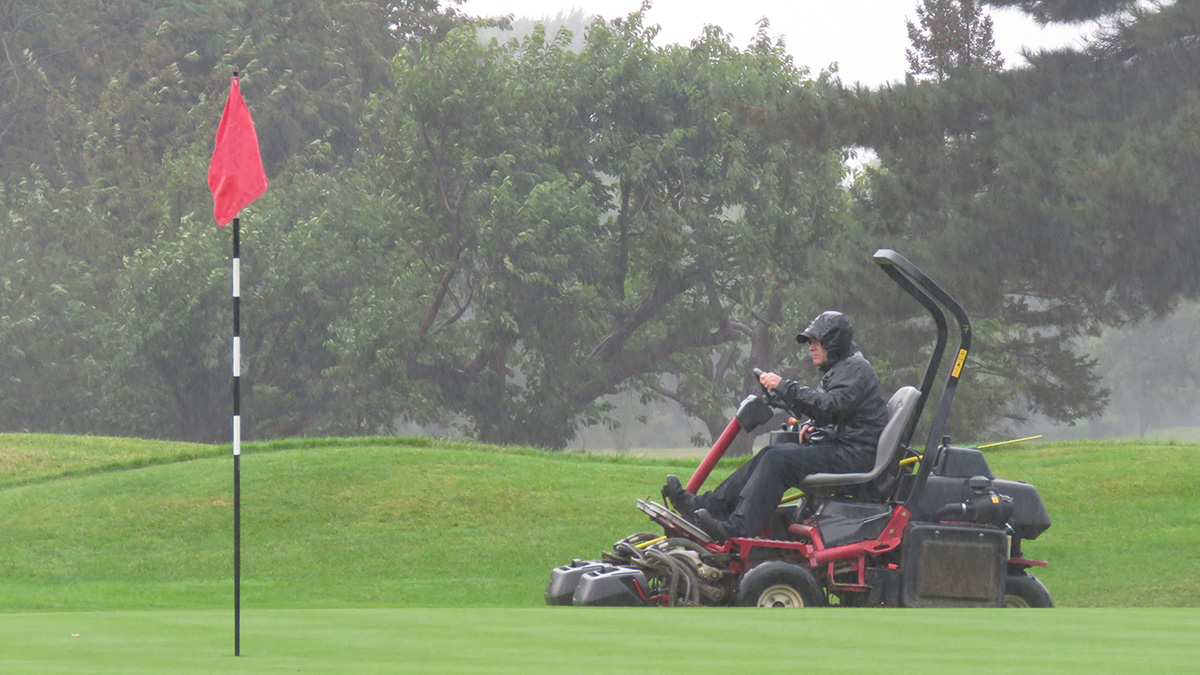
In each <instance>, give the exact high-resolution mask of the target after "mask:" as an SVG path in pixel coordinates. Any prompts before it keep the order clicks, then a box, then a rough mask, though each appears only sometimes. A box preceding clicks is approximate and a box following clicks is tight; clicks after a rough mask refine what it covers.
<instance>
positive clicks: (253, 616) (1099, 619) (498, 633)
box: [0, 608, 1200, 674]
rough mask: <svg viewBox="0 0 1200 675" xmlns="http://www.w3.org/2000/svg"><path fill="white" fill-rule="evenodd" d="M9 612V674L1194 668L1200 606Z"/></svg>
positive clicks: (4, 668) (0, 654)
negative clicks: (236, 652)
mask: <svg viewBox="0 0 1200 675" xmlns="http://www.w3.org/2000/svg"><path fill="white" fill-rule="evenodd" d="M231 625H232V624H231V621H230V616H229V613H227V612H220V611H215V610H214V611H203V612H183V611H160V612H104V613H67V614H59V613H51V614H7V615H4V614H0V635H3V636H4V643H3V646H0V672H4V673H60V672H61V673H66V672H69V673H129V674H135V673H164V672H171V673H213V672H222V673H267V672H303V673H381V672H422V673H433V672H455V673H498V672H504V673H518V672H555V673H617V672H670V673H684V672H686V673H701V672H712V671H713V670H714V669H722V670H726V669H727V670H729V671H730V672H778V671H787V670H799V671H804V670H810V671H816V672H844V671H851V670H863V669H870V670H876V669H885V670H886V671H887V672H889V673H930V672H936V673H950V672H963V671H971V670H976V669H995V670H1001V671H1008V672H1012V671H1027V672H1039V673H1052V672H1066V673H1083V672H1145V673H1170V672H1179V673H1183V672H1194V668H1195V664H1196V660H1197V659H1198V658H1200V642H1198V641H1197V640H1196V638H1195V636H1196V635H1197V634H1200V610H1197V609H1176V610H1111V609H1076V610H1055V611H1033V610H1030V611H1012V610H849V609H846V610H813V611H805V610H797V611H778V612H777V611H763V610H754V609H705V610H667V609H640V610H632V609H582V608H539V609H373V610H372V609H367V610H364V609H358V610H270V611H252V612H249V613H248V614H247V615H246V616H245V617H244V618H243V641H242V655H241V656H240V657H234V656H233V645H232V629H231Z"/></svg>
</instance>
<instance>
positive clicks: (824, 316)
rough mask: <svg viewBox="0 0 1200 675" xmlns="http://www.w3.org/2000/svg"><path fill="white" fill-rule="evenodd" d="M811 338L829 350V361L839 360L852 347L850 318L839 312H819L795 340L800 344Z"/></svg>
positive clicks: (806, 342)
mask: <svg viewBox="0 0 1200 675" xmlns="http://www.w3.org/2000/svg"><path fill="white" fill-rule="evenodd" d="M811 340H816V341H817V342H820V343H821V346H822V347H824V348H825V349H827V350H829V357H830V360H831V361H833V362H837V361H841V360H842V359H843V358H845V357H846V355H847V354H849V353H850V352H851V351H853V349H854V328H852V327H851V326H850V319H847V318H846V315H845V314H842V313H841V312H834V311H829V312H821V314H820V315H819V316H818V317H817V318H815V319H813V321H812V323H810V324H808V328H805V329H804V330H802V331H800V334H799V335H797V336H796V342H799V343H800V344H808V343H809V341H811Z"/></svg>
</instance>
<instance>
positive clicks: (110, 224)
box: [0, 0, 436, 441]
mask: <svg viewBox="0 0 1200 675" xmlns="http://www.w3.org/2000/svg"><path fill="white" fill-rule="evenodd" d="M25 4H26V3H11V2H10V3H3V4H2V5H0V39H2V40H3V44H4V46H5V47H6V48H7V54H8V56H9V58H7V59H5V60H3V62H0V134H4V138H3V143H0V185H2V188H0V190H2V197H3V206H2V208H3V211H4V214H5V216H6V218H5V220H4V222H3V227H0V279H4V280H5V283H6V284H7V286H6V291H5V297H4V298H3V301H2V302H3V312H2V314H3V319H0V339H3V340H5V341H6V343H7V344H9V345H10V347H9V349H8V350H7V351H6V352H4V353H3V354H0V369H3V371H4V372H5V373H6V374H7V375H8V377H7V379H6V380H5V381H4V382H3V383H2V384H0V392H2V393H3V395H4V396H5V400H6V401H11V402H13V403H12V405H8V409H7V410H6V412H5V414H4V415H3V418H2V419H3V422H4V424H5V425H6V428H15V429H30V430H54V431H76V432H91V433H117V434H138V435H149V436H167V437H172V438H184V439H188V440H201V441H210V440H215V439H219V438H223V437H225V435H226V432H225V431H223V429H226V428H227V418H228V411H227V409H226V406H225V404H224V403H222V401H223V400H225V398H226V397H225V395H224V392H225V391H226V390H227V383H228V365H227V363H224V360H225V359H227V358H228V357H227V353H228V347H227V344H225V343H226V342H227V340H225V339H224V338H221V337H220V336H221V335H222V334H224V333H226V328H225V326H226V325H227V321H220V320H219V316H220V315H222V314H223V313H224V311H225V308H226V307H227V302H222V301H220V300H219V298H221V297H226V296H227V294H228V279H227V274H228V272H226V271H224V270H226V269H227V265H226V264H223V263H220V264H218V265H217V266H216V268H215V269H210V268H204V269H201V265H200V263H201V261H203V262H214V261H218V260H220V259H227V256H228V252H227V245H226V244H224V243H223V242H222V241H221V239H219V238H218V234H217V231H216V228H215V227H214V225H213V223H212V219H211V217H210V216H209V212H208V207H207V206H206V205H208V204H211V198H210V197H209V195H208V194H207V190H206V189H205V187H204V172H205V166H206V163H207V159H208V156H209V153H210V152H211V143H212V138H213V134H214V131H215V125H216V122H217V120H218V119H219V118H220V105H221V103H222V101H223V99H224V93H225V92H226V91H228V86H229V85H228V83H229V78H230V75H231V74H232V73H233V71H234V70H239V71H240V72H241V73H242V75H243V77H242V84H243V88H244V90H245V91H246V92H247V97H248V99H249V100H250V102H251V107H252V108H253V110H254V114H255V120H256V122H257V125H258V129H259V136H260V140H261V141H262V147H263V149H264V158H265V160H266V163H267V166H268V171H269V173H270V174H271V177H272V183H273V187H272V193H273V195H278V196H279V197H281V199H280V201H281V202H282V203H285V204H306V205H308V206H309V207H312V206H313V202H312V201H311V200H306V199H303V198H300V197H299V196H298V195H297V194H296V192H294V191H293V186H297V187H298V185H297V183H298V184H299V185H305V184H306V183H305V181H306V180H308V179H309V177H310V176H314V175H321V174H323V173H328V172H330V171H331V170H332V169H333V167H334V166H336V165H337V164H338V163H339V162H344V161H346V160H347V159H348V158H349V156H350V155H351V154H353V152H354V150H355V148H356V145H357V134H358V127H359V115H360V113H361V111H362V108H363V105H364V104H365V101H366V99H367V97H368V95H369V94H370V93H371V92H373V91H374V90H375V89H376V88H378V87H379V86H381V84H382V83H383V82H385V81H386V80H387V78H388V77H389V76H390V72H389V69H390V59H391V57H392V55H394V54H395V53H396V51H397V50H398V49H400V43H399V42H398V41H397V40H396V35H397V34H398V33H397V31H399V32H401V33H406V34H407V32H415V33H419V32H420V28H419V27H418V26H416V25H415V24H413V23H411V22H410V23H408V24H404V25H398V24H395V23H391V24H389V23H388V22H387V21H386V20H385V14H384V11H383V9H382V8H381V7H379V6H375V5H372V4H370V3H362V2H358V1H356V0H346V1H343V2H334V3H330V2H310V1H301V2H296V1H291V0H289V1H287V2H284V1H280V0H250V1H249V2H243V1H241V0H238V1H236V2H234V1H232V0H218V1H216V2H212V3H204V4H197V3H192V2H180V1H178V0H160V1H155V2H145V1H135V0H115V1H114V2H106V3H104V7H103V11H101V12H97V11H96V4H95V3H82V2H60V3H53V4H47V5H44V6H35V7H32V8H30V7H26V6H25ZM401 4H407V3H401ZM425 4H426V5H427V4H428V3H425ZM417 16H418V14H416V13H414V14H411V15H410V17H411V18H412V19H414V20H415V18H416V17H417ZM410 29H411V30H410ZM435 32H436V31H435ZM298 63H302V64H304V67H303V68H296V67H295V64H298ZM259 82H261V83H264V84H265V83H266V82H271V85H272V86H271V87H270V88H269V89H263V88H260V87H261V85H259V84H257V83H259ZM285 194H286V195H288V197H286V198H283V196H284V195H285ZM274 198H275V197H274V196H272V199H274ZM264 203H265V202H264ZM288 213H289V215H292V216H294V217H295V218H296V220H292V221H285V222H288V223H289V225H290V224H294V223H295V222H308V221H309V220H310V219H312V218H314V216H313V214H312V212H311V211H310V212H307V213H304V212H297V211H295V210H291V211H288ZM210 230H211V232H210ZM197 232H205V233H206V236H201V235H199V234H197ZM299 237H300V235H298V238H299ZM285 240H286V237H284V236H282V235H281V236H280V237H279V241H280V244H281V245H286V243H285ZM314 248H315V247H314ZM259 250H261V249H259ZM284 250H285V251H286V250H294V249H286V248H285V249H284ZM319 250H320V251H326V249H319ZM328 250H330V251H335V250H338V248H337V247H336V246H331V247H329V249H328ZM264 257H265V256H264ZM280 257H281V258H282V257H284V256H280ZM248 258H249V259H248V260H247V266H246V271H247V273H248V275H251V276H249V277H248V278H247V279H246V281H247V282H254V281H259V280H260V279H262V278H265V279H271V278H273V277H274V278H278V277H280V276H282V277H284V278H286V279H289V280H291V281H292V283H293V284H294V286H298V287H301V288H305V286H304V283H305V279H304V278H303V277H302V276H301V275H303V274H310V273H312V272H313V271H314V270H313V269H310V268H308V267H307V266H304V265H299V264H294V263H295V261H291V260H288V261H286V262H287V263H293V267H291V268H290V269H282V270H281V269H278V268H275V269H271V270H263V269H262V268H259V267H256V266H255V265H256V262H257V261H256V260H255V259H254V256H253V255H251V256H248ZM318 259H319V258H318ZM281 262H284V261H281ZM338 269H339V268H338V267H337V266H336V265H328V266H327V267H326V268H318V269H317V270H315V271H318V272H320V271H326V270H328V272H327V273H332V272H333V271H335V270H338ZM255 274H262V275H263V277H260V278H255V277H254V276H253V275H255ZM310 278H315V277H310ZM280 285H282V286H287V285H288V284H280ZM331 285H332V286H333V287H335V288H336V287H337V286H336V284H331ZM253 292H254V291H253V290H250V293H251V294H253ZM250 300H251V302H248V303H247V307H246V310H247V311H246V314H245V315H246V316H247V318H249V317H251V316H253V314H254V312H256V311H258V307H259V306H256V305H255V303H254V302H253V300H254V299H253V298H250ZM273 300H275V299H273ZM277 300H278V302H279V303H280V305H281V307H280V308H279V310H280V311H279V312H278V313H277V314H276V315H274V316H273V317H272V319H273V320H274V321H273V322H270V323H264V324H260V325H258V326H254V327H251V328H250V329H249V331H248V333H250V334H249V335H247V336H245V337H246V339H245V340H244V344H246V345H247V347H248V349H247V355H248V357H249V360H253V359H254V358H255V357H254V356H252V355H251V352H250V349H249V347H251V346H253V345H254V341H255V340H261V341H263V343H265V344H266V345H268V346H270V345H275V346H277V349H278V351H277V352H274V353H273V354H272V357H277V360H276V361H272V362H271V363H272V364H283V363H287V364H304V365H306V366H311V367H312V368H317V370H311V369H306V368H298V367H292V368H291V369H290V372H291V374H292V376H293V379H291V380H289V381H282V378H273V380H274V381H268V382H263V381H261V380H260V381H258V382H255V381H254V378H253V377H250V378H247V379H248V381H247V383H246V384H247V385H248V386H247V387H246V389H245V393H246V394H247V396H253V395H254V387H255V386H261V387H262V388H261V389H260V390H259V393H262V394H264V398H267V397H266V394H267V393H269V392H271V391H280V392H286V394H284V393H281V394H279V397H280V399H281V400H287V401H291V402H295V403H296V405H295V406H294V408H292V409H291V410H284V409H285V408H288V406H283V405H281V406H278V408H276V411H277V413H276V412H273V413H271V414H270V415H266V414H262V413H266V412H267V411H268V410H271V408H272V405H274V404H272V405H266V406H262V407H256V408H254V410H255V411H257V414H260V419H259V420H258V421H259V422H260V423H262V425H263V429H264V431H268V430H272V429H274V430H275V432H276V433H283V432H284V430H285V429H290V430H291V431H292V432H298V431H303V430H304V428H305V427H304V425H299V426H295V425H294V424H292V422H294V420H295V419H297V418H298V419H305V418H306V417H307V418H310V419H313V420H318V421H319V420H320V419H321V417H320V416H314V415H308V412H309V410H310V409H311V408H313V407H314V406H313V404H312V403H311V402H312V401H313V400H322V399H323V398H324V396H323V393H322V391H321V389H320V387H319V386H313V385H312V382H314V381H319V374H320V371H319V368H320V367H321V365H322V364H324V365H328V356H327V351H326V346H325V344H324V342H325V341H324V340H322V339H321V337H320V336H321V331H322V330H323V329H324V326H318V328H316V329H314V330H308V329H309V328H312V326H311V325H309V324H306V323H305V319H306V317H305V316H303V315H299V314H296V313H295V312H293V311H290V310H289V309H286V308H285V307H284V306H286V303H288V302H291V301H294V300H296V298H295V296H291V297H290V298H285V297H279V298H277ZM329 302H330V304H333V305H336V306H337V307H339V308H340V307H343V306H345V304H346V302H348V299H347V298H345V297H336V298H335V299H332V300H330V301H329ZM324 318H325V320H326V324H325V325H328V324H329V323H331V319H329V317H327V316H326V317H324ZM268 328H269V329H270V331H275V332H274V333H272V332H270V331H269V330H268ZM296 335H301V336H303V337H305V338H306V339H305V340H295V339H293V338H294V336H296ZM322 355H325V358H324V359H322V358H320V356H322ZM223 363H224V365H223ZM258 372H264V371H258ZM305 376H307V380H304V381H299V380H301V378H304V377H305ZM268 384H270V385H271V386H272V387H276V389H269V388H268V386H267V385H268ZM296 410H299V411H300V412H301V413H302V414H297V413H296V412H295V411H296ZM268 417H273V419H263V418H268ZM289 424H292V426H290V427H289V426H288V425H289Z"/></svg>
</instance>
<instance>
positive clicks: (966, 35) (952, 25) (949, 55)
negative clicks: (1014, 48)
mask: <svg viewBox="0 0 1200 675" xmlns="http://www.w3.org/2000/svg"><path fill="white" fill-rule="evenodd" d="M904 23H905V25H906V26H907V27H908V40H909V42H911V43H912V45H913V46H912V47H911V48H909V49H907V50H905V52H904V55H905V57H906V58H907V59H908V72H909V74H910V75H912V76H913V77H916V78H918V79H920V78H921V77H922V76H929V77H931V78H932V79H934V80H935V81H937V82H942V81H943V80H945V79H946V78H947V77H950V76H951V75H953V74H954V73H955V72H957V71H963V70H969V71H981V70H982V71H995V70H1000V69H1001V68H1002V67H1003V66H1004V57H1003V56H1001V55H1000V51H999V50H998V49H996V44H995V40H994V39H993V37H992V18H991V17H990V16H987V15H985V14H984V13H983V8H982V7H981V6H980V5H979V4H978V3H976V2H975V1H974V0H921V4H920V5H917V23H916V24H914V23H913V22H912V21H910V20H908V19H905V22H904Z"/></svg>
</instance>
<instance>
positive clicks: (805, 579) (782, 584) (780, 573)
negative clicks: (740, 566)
mask: <svg viewBox="0 0 1200 675" xmlns="http://www.w3.org/2000/svg"><path fill="white" fill-rule="evenodd" d="M824 604H825V592H824V591H823V590H822V589H821V584H819V583H817V580H816V578H814V577H813V575H812V573H811V572H809V571H808V570H806V569H804V568H803V567H801V566H799V565H796V564H795V563H790V562H785V561H783V560H772V561H770V562H765V563H762V564H761V565H757V566H755V567H753V568H751V570H750V571H749V572H746V574H745V576H743V577H742V582H741V583H740V584H738V606H740V607H820V606H822V605H824Z"/></svg>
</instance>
